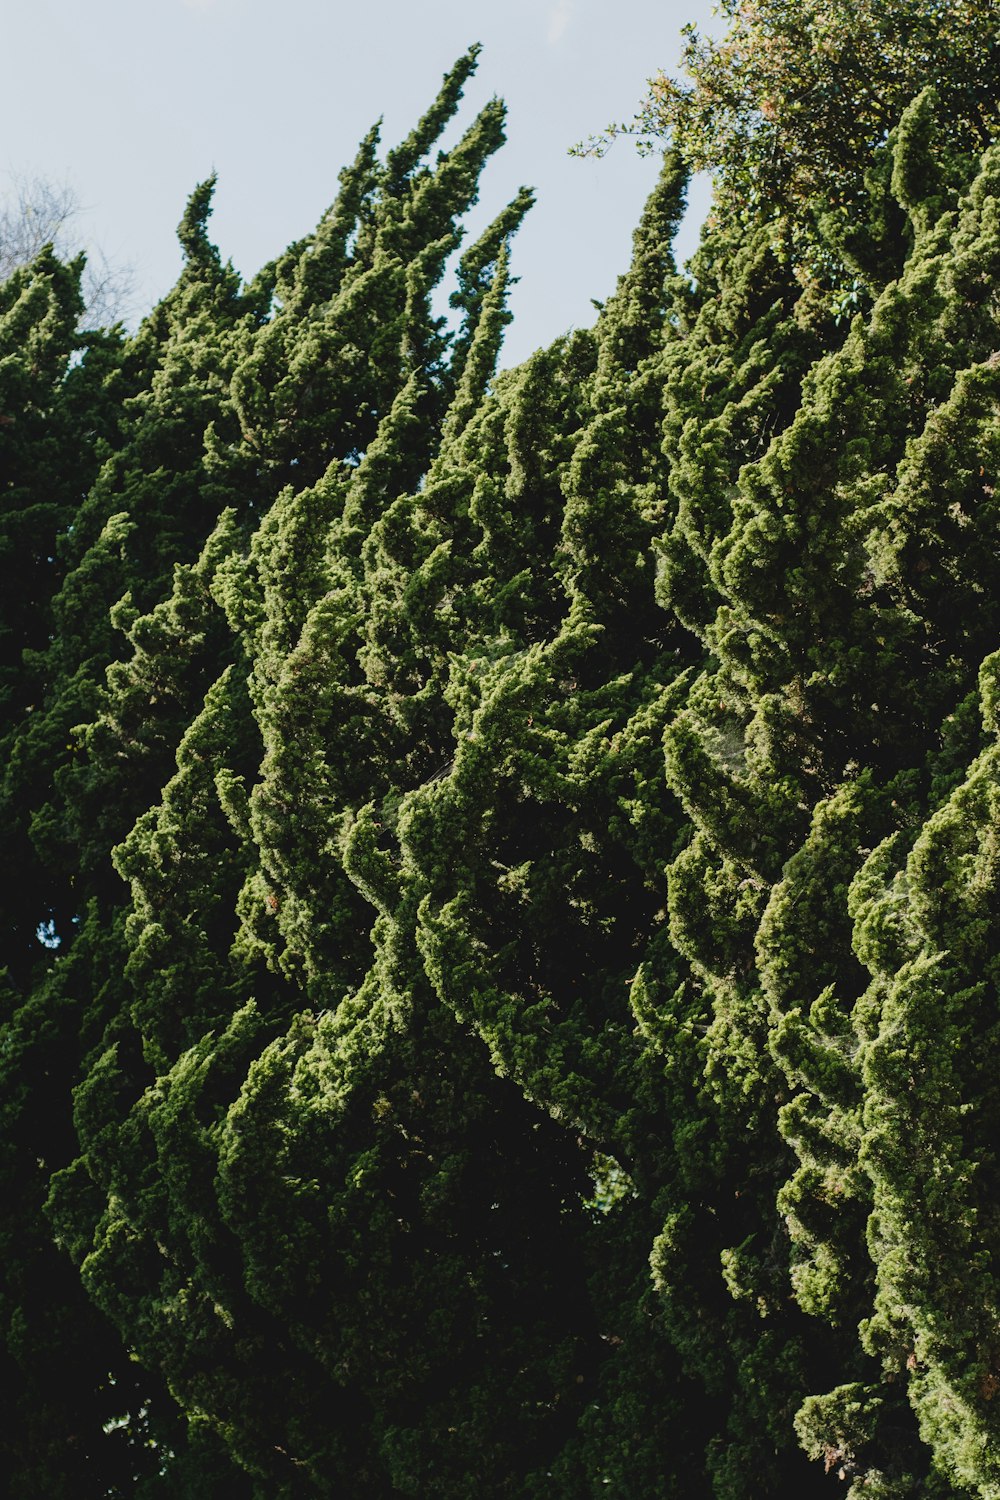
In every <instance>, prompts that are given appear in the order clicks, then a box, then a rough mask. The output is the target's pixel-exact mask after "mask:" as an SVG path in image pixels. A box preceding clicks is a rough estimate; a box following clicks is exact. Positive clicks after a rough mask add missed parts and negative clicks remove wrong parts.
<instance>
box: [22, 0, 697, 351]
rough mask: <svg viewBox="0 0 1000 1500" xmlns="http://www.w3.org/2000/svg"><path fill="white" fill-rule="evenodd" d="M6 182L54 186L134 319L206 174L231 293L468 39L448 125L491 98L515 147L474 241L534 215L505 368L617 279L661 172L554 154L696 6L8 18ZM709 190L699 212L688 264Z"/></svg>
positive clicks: (181, 11) (108, 1) (539, 2)
mask: <svg viewBox="0 0 1000 1500" xmlns="http://www.w3.org/2000/svg"><path fill="white" fill-rule="evenodd" d="M4 10H5V16H4V44H5V50H6V64H7V66H6V68H5V70H4V72H5V79H4V87H3V90H2V91H0V127H2V130H0V139H2V141H3V146H2V147H0V168H5V169H6V170H7V171H8V172H17V173H22V174H25V173H27V174H32V173H35V174H40V175H42V176H45V177H47V178H49V179H51V180H53V181H55V182H57V183H67V184H69V185H70V186H72V188H73V189H74V190H75V191H76V193H77V195H78V197H79V198H80V200H81V201H82V203H83V204H84V205H85V207H86V213H85V215H84V217H83V219H82V220H81V230H82V232H83V233H85V234H86V235H89V236H90V237H91V238H92V239H93V240H94V241H95V242H97V243H99V244H100V245H101V246H102V248H103V250H104V251H105V253H106V254H107V255H108V256H109V257H110V258H111V259H112V260H116V261H120V262H127V263H130V264H131V265H132V266H133V267H134V269H135V273H136V282H137V297H136V304H137V309H138V310H139V311H141V310H144V308H145V307H146V306H148V305H149V304H150V303H151V302H152V301H153V300H154V299H155V297H156V296H158V295H159V294H160V293H162V292H163V291H165V290H166V289H167V287H168V286H169V285H170V284H171V282H172V281H173V279H174V277H175V276H176V274H177V269H178V266H179V255H178V251H177V248H176V242H175V240H174V236H173V226H174V225H175V224H176V222H177V220H178V218H179V217H180V213H181V210H182V208H183V204H184V201H185V199H186V197H187V195H188V193H189V192H190V190H191V188H192V187H193V186H194V184H195V183H196V182H197V181H199V180H200V179H201V178H203V177H205V176H207V175H208V173H209V172H210V171H212V170H213V168H214V169H215V170H217V172H218V174H219V186H218V189H217V194H216V211H215V215H214V218H213V222H212V227H213V231H214V234H215V237H216V240H217V243H218V244H219V246H220V248H221V250H222V252H223V254H224V255H226V256H229V257H231V258H232V260H233V262H234V263H235V265H236V266H237V267H238V268H239V270H240V271H242V272H243V273H244V274H245V275H252V274H253V272H254V271H255V270H256V269H257V268H258V266H259V265H261V264H262V263H263V262H264V261H265V260H267V259H269V258H270V257H271V256H272V255H274V254H276V253H277V252H278V251H279V250H280V249H282V248H283V247H284V246H285V245H286V244H287V243H288V242H289V241H290V240H292V239H295V238H296V237H297V236H299V235H301V234H304V233H305V232H307V231H308V230H309V229H310V228H311V227H312V226H313V225H314V224H315V222H316V220H317V219H318V218H319V216H320V214H321V213H322V212H323V210H324V208H325V207H326V206H327V204H328V203H329V201H330V200H331V198H332V197H333V195H334V193H335V191H336V178H337V172H338V171H339V169H340V168H341V166H343V165H344V163H345V162H346V161H348V160H349V159H350V158H351V157H352V156H353V155H354V152H355V149H356V146H357V142H358V140H359V139H360V137H361V136H362V135H363V133H364V132H365V130H366V129H367V128H368V126H369V125H370V124H371V122H372V121H373V120H374V119H375V118H376V117H377V116H379V115H383V116H384V117H385V124H384V128H383V142H384V143H385V144H386V145H391V144H393V143H395V141H396V140H398V139H399V137H400V136H401V135H403V134H405V132H406V131H407V130H408V129H409V128H410V126H411V125H412V124H413V122H414V120H415V119H416V117H417V115H418V114H419V113H420V112H421V111H422V110H423V109H424V108H425V106H426V105H427V103H428V102H429V101H430V99H431V98H432V97H433V95H434V93H435V92H436V89H437V86H438V83H439V82H440V78H441V75H442V73H444V71H445V70H446V69H447V68H448V67H449V66H450V64H451V63H452V62H453V61H454V59H455V58H456V57H457V55H458V54H459V53H460V52H463V51H464V50H465V48H466V47H468V45H469V44H470V43H471V42H473V41H480V42H482V43H483V53H482V56H481V58H480V63H479V69H478V72H477V74H476V77H475V79H474V80H473V81H472V82H471V84H470V85H469V87H468V88H467V91H466V99H465V103H464V104H463V108H462V112H461V117H460V121H459V124H460V125H461V124H465V123H468V121H469V120H470V119H471V118H472V116H473V114H474V113H475V110H476V109H477V107H478V106H479V105H481V104H482V103H484V102H485V100H486V99H488V98H489V97H490V96H491V95H492V94H500V95H501V96H502V97H503V98H504V99H505V100H506V101H507V105H508V108H509V122H508V144H507V145H506V146H505V147H504V149H503V150H502V151H501V152H500V153H499V154H498V156H497V157H495V158H494V160H493V163H492V164H491V166H490V168H489V169H488V172H487V174H486V176H485V178H484V181H483V189H482V196H481V202H480V205H479V207H478V208H477V210H475V214H476V219H475V220H474V221H473V223H472V224H471V226H470V229H471V231H474V230H475V225H476V223H480V224H481V223H482V222H484V221H485V220H486V219H487V218H488V217H491V216H492V214H493V213H494V212H495V211H496V210H497V209H498V208H499V207H500V206H501V204H502V203H503V202H505V201H506V200H507V199H508V198H509V197H510V196H511V195H512V194H513V192H514V190H515V189H516V188H517V187H518V186H519V185H520V184H521V183H528V184H529V185H531V186H533V187H534V188H535V189H536V191H537V195H538V202H537V204H536V206H535V208H534V209H533V210H532V212H531V214H530V215H529V218H528V220H527V222H526V223H525V225H524V227H523V228H522V230H521V231H520V233H519V235H518V237H517V240H516V241H515V245H514V271H515V274H517V275H518V276H519V277H520V278H521V280H520V283H519V285H518V286H517V287H516V288H515V291H514V294H513V298H512V307H513V310H514V314H515V321H514V324H513V327H512V328H511V330H510V331H509V333H508V338H507V346H506V350H505V357H504V362H505V363H510V362H512V361H515V360H519V359H522V358H524V357H525V356H526V355H527V354H529V353H530V352H531V350H532V349H533V348H535V347H537V346H538V345H540V344H544V343H547V342H548V341H549V340H550V339H552V338H553V337H555V336H556V335H557V334H559V333H561V332H563V331H565V330H566V329H567V328H569V327H574V326H582V325H585V324H587V323H589V322H591V321H592V318H593V308H592V307H591V303H590V299H591V298H594V297H596V298H604V297H606V296H607V295H608V293H609V292H610V291H611V290H612V289H613V287H614V282H615V278H616V276H617V275H618V274H619V273H620V272H621V271H622V270H624V269H625V267H626V265H627V262H628V254H629V245H630V239H631V233H632V229H633V228H634V226H635V222H636V220H637V218H638V215H639V212H640V209H641V206H642V202H643V200H644V198H645V196H646V193H647V192H648V190H649V187H650V186H651V184H652V181H653V179H654V177H655V174H656V162H655V160H653V159H645V160H643V159H641V158H639V157H638V156H637V154H636V152H635V150H634V147H633V146H632V145H631V143H630V142H628V141H620V142H618V144H617V145H616V146H615V147H614V148H613V150H612V151H611V152H610V154H609V155H608V156H607V157H606V158H605V159H604V160H602V161H592V160H586V161H581V160H577V159H574V158H571V157H568V156H567V154H566V151H567V147H568V146H570V145H571V144H572V143H573V142H574V141H577V140H579V139H580V138H581V137H584V136H587V135H590V134H592V133H594V132H597V131H599V130H601V129H602V128H603V127H604V126H605V125H606V124H608V122H609V121H611V120H613V119H628V118H631V116H632V114H633V113H634V110H635V108H636V106H637V104H638V102H639V100H640V98H641V97H642V94H643V92H644V84H645V80H646V78H647V77H648V76H649V75H650V74H651V73H653V72H655V71H656V69H657V68H660V67H662V68H665V69H666V70H668V71H672V70H674V69H675V68H676V64H677V59H678V57H679V53H680V28H681V26H682V25H683V24H684V22H685V21H687V20H693V21H695V22H696V23H697V24H698V25H699V26H701V27H706V26H708V25H710V24H712V16H711V11H710V4H709V0H659V3H656V0H615V3H613V4H612V3H608V0H492V3H486V0H352V3H350V4H342V3H339V0H328V3H326V4H323V3H321V0H283V3H282V4H280V5H279V4H275V3H273V0H10V3H9V4H8V5H6V6H5V7H4ZM704 206H705V193H704V189H703V188H702V189H701V190H700V191H699V192H698V193H696V194H695V195H693V200H692V211H691V212H690V213H689V221H690V222H689V225H688V226H687V231H686V233H685V235H684V244H683V248H684V251H685V253H689V252H690V250H691V249H692V248H693V235H694V232H695V223H694V221H695V220H697V219H698V218H699V217H700V216H701V215H702V214H703V213H704Z"/></svg>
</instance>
